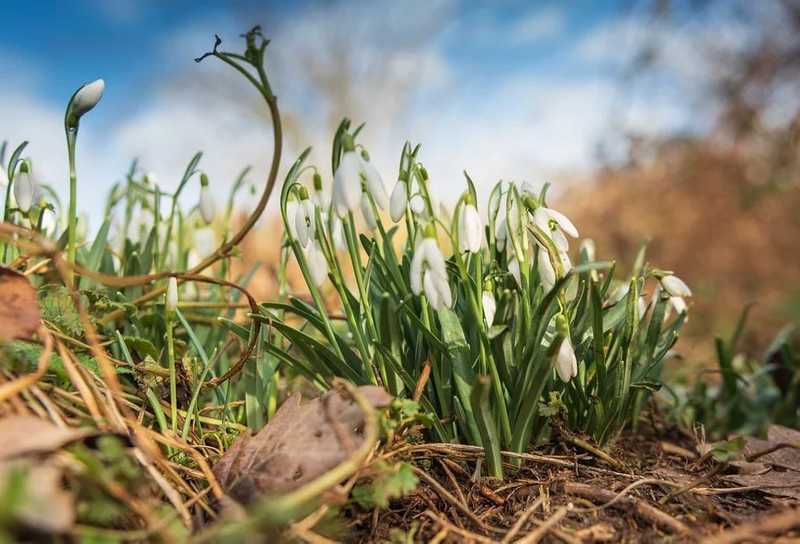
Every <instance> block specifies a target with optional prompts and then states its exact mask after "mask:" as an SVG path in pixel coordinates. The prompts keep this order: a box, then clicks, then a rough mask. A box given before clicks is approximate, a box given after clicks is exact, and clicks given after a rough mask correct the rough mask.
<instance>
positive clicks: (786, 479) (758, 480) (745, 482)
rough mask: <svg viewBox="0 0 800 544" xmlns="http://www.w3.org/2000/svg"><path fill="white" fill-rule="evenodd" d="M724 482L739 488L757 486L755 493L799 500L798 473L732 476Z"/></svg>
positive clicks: (799, 483)
mask: <svg viewBox="0 0 800 544" xmlns="http://www.w3.org/2000/svg"><path fill="white" fill-rule="evenodd" d="M725 480H727V481H729V482H733V483H735V484H737V485H741V486H747V487H750V486H757V487H758V489H756V491H760V492H762V493H765V494H767V495H773V496H775V497H791V498H793V499H798V500H800V473H797V472H792V471H788V470H784V471H778V470H770V471H769V472H765V473H763V474H732V475H730V476H725Z"/></svg>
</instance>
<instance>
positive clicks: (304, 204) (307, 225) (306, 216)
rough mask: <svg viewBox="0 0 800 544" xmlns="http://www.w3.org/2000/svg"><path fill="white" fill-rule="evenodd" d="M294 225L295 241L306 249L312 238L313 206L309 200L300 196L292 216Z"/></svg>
mask: <svg viewBox="0 0 800 544" xmlns="http://www.w3.org/2000/svg"><path fill="white" fill-rule="evenodd" d="M305 196H306V197H307V196H308V195H307V194H306V195H305ZM294 223H295V226H294V233H295V234H296V238H295V239H296V240H297V241H298V242H300V245H301V246H302V247H308V242H309V240H311V239H312V238H314V204H313V203H312V202H311V199H310V198H302V196H301V198H300V202H298V203H297V208H296V211H295V214H294Z"/></svg>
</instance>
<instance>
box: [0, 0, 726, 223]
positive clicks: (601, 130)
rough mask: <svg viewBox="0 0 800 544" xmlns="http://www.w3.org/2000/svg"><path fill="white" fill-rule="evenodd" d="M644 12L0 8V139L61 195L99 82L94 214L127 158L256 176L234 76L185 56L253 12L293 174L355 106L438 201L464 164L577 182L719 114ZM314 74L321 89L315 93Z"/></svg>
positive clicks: (167, 5)
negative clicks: (79, 107)
mask: <svg viewBox="0 0 800 544" xmlns="http://www.w3.org/2000/svg"><path fill="white" fill-rule="evenodd" d="M645 4H646V2H645V3H637V2H633V3H631V2H629V1H627V0H618V1H613V0H609V1H597V0H595V1H590V0H582V1H578V2H570V3H562V2H529V1H517V2H515V1H500V2H466V1H458V0H431V1H426V2H423V1H416V2H414V1H412V2H399V3H398V2H291V3H289V2H287V3H280V2H272V3H266V4H265V3H264V2H249V1H239V2H210V1H197V0H195V1H187V0H172V1H170V2H156V1H152V2H149V1H139V2H127V1H124V0H74V1H71V2H45V1H40V2H22V1H19V2H8V3H7V4H6V9H5V13H4V17H5V20H4V25H3V26H4V32H3V33H2V35H0V78H2V81H3V87H2V90H0V119H4V121H5V122H4V123H3V126H1V127H0V139H8V140H10V142H11V143H12V144H15V143H16V142H19V141H20V140H22V139H28V140H31V146H30V153H31V156H32V157H33V159H34V164H35V165H36V166H35V169H36V170H37V172H38V173H39V175H40V177H41V178H42V180H43V181H45V182H48V183H50V184H52V185H53V186H55V187H56V188H57V189H59V190H61V192H62V193H63V188H62V187H63V186H65V180H66V172H65V151H64V146H63V135H62V134H61V130H60V123H61V116H62V115H63V107H64V105H65V103H66V101H67V100H68V98H69V96H70V95H71V94H72V92H73V91H74V90H75V89H76V88H77V87H78V86H79V85H80V84H82V83H84V82H86V81H90V80H92V79H94V78H96V77H102V78H104V79H105V80H106V94H105V96H104V98H103V101H102V102H101V103H100V105H99V106H98V107H97V108H96V109H95V110H94V111H93V112H92V113H91V114H90V117H89V118H87V119H86V120H85V121H84V122H83V123H82V124H81V138H80V141H79V155H78V159H79V178H80V180H81V186H82V187H86V186H88V187H90V188H91V189H92V191H89V192H87V193H86V198H85V202H86V206H87V207H89V208H92V209H97V208H98V207H99V204H100V202H102V200H101V199H102V194H103V192H104V191H105V190H107V189H108V188H109V187H110V186H111V184H112V183H113V181H115V180H117V179H119V177H120V176H121V175H122V173H123V172H124V171H125V169H126V167H127V164H128V163H129V161H130V160H131V159H132V158H134V157H138V158H139V159H140V161H141V163H142V164H143V168H144V169H145V170H152V171H154V172H156V173H157V175H158V178H159V179H160V180H162V181H161V182H162V184H163V185H164V186H165V187H166V188H170V187H171V186H174V184H175V183H176V182H177V179H178V177H179V174H180V172H181V171H182V169H183V166H184V165H185V163H186V162H187V161H188V160H189V158H190V157H191V155H192V154H193V153H194V152H195V151H197V150H204V151H205V152H206V156H205V157H204V161H203V163H202V165H203V167H204V168H205V169H206V170H207V171H208V173H209V175H210V176H211V177H212V180H213V182H214V183H219V184H221V185H225V184H228V183H230V182H231V180H232V179H233V178H234V177H235V175H236V173H237V172H238V170H239V169H240V168H241V167H242V166H244V165H245V164H253V165H254V166H255V167H256V169H258V168H263V167H264V165H265V164H266V163H267V161H268V159H269V153H270V151H269V149H270V145H269V144H270V142H269V136H268V134H269V132H268V130H266V129H265V127H264V118H263V115H262V114H261V112H260V110H259V109H258V105H257V102H254V100H253V95H252V93H251V92H249V90H248V89H247V88H246V86H244V85H242V84H241V82H238V81H237V80H236V78H235V75H234V74H232V73H228V71H227V70H225V67H223V66H219V65H215V64H213V59H212V60H211V61H207V62H204V63H202V64H200V65H197V64H195V63H194V62H193V60H192V59H193V58H194V57H195V56H197V55H199V54H200V53H202V52H204V51H205V50H207V48H208V47H209V46H210V45H211V43H212V40H213V37H212V36H213V34H214V33H215V32H216V33H219V34H220V35H221V36H222V37H223V39H224V40H225V42H224V45H225V46H226V47H229V48H232V49H238V48H239V47H240V42H239V38H238V34H239V33H240V32H242V31H244V30H246V29H247V28H248V27H249V26H251V25H252V24H254V23H261V24H263V26H264V28H265V33H266V34H267V35H269V36H271V37H273V42H272V44H271V45H270V60H269V65H268V68H269V69H270V72H271V77H272V78H273V87H274V88H275V90H276V93H277V94H278V95H279V98H280V101H281V106H282V107H283V109H284V111H285V112H286V113H287V119H288V121H287V123H289V124H290V130H288V131H287V138H288V149H287V153H288V155H287V156H286V157H285V159H284V165H286V164H289V163H290V162H291V160H292V158H293V157H292V154H294V153H297V152H299V150H301V149H302V148H303V147H305V146H306V145H314V146H315V148H316V149H317V151H316V153H318V154H319V155H318V157H319V160H320V162H321V163H322V164H325V163H324V162H323V161H324V157H326V156H327V153H328V151H327V147H328V146H329V139H330V136H331V130H332V125H333V124H334V123H335V120H337V119H338V118H340V117H341V116H342V115H349V116H351V117H353V118H354V119H356V120H358V121H366V122H367V123H368V124H367V127H368V128H367V130H366V131H365V133H364V138H365V141H364V142H363V143H365V145H367V147H368V148H370V150H371V152H372V155H373V156H374V157H375V160H376V162H377V163H378V165H379V166H381V167H382V170H383V171H384V177H385V178H386V180H387V184H389V183H391V181H392V180H391V178H392V177H393V176H394V174H393V171H394V168H395V164H396V157H397V153H399V150H400V147H401V145H402V143H403V141H404V140H405V139H407V138H409V139H412V140H415V141H421V142H422V143H423V149H424V150H425V151H424V152H423V159H424V160H426V161H427V164H428V166H429V168H428V169H429V171H430V172H431V173H432V175H433V176H434V177H435V178H437V179H441V180H442V181H441V183H440V184H439V185H438V187H439V189H438V192H439V194H440V196H441V198H442V199H443V200H445V201H447V200H448V198H450V197H451V196H452V195H453V194H457V192H454V191H453V190H452V189H453V187H456V186H457V187H461V185H462V184H463V180H462V178H461V174H460V172H461V171H462V170H463V169H464V168H468V169H469V170H470V172H472V173H474V174H475V176H476V178H477V179H478V183H479V185H480V188H482V190H485V189H487V188H488V187H489V186H490V185H491V184H492V183H493V182H494V181H496V180H497V179H498V178H500V177H503V178H505V179H509V178H510V179H517V180H529V181H532V182H534V183H537V182H543V181H545V180H549V179H560V178H569V177H574V176H576V175H582V174H585V173H586V172H587V171H590V170H591V168H593V167H594V166H595V165H596V155H595V150H596V148H597V145H598V143H602V144H603V145H604V146H605V147H607V148H609V149H611V150H612V152H614V153H617V154H622V153H623V152H624V145H625V143H624V133H625V132H626V131H637V132H646V133H672V132H676V131H687V130H689V131H692V130H694V131H696V130H702V129H704V128H705V127H707V125H708V122H709V119H710V113H709V112H711V111H713V110H712V109H709V108H707V107H704V108H703V109H700V107H701V106H703V104H702V100H703V99H704V96H705V94H704V92H703V85H704V84H705V82H704V81H703V76H702V74H703V73H704V72H705V71H707V65H706V64H704V61H703V59H702V58H701V57H700V56H699V55H697V54H696V53H695V52H694V51H693V50H692V48H691V47H692V45H691V44H690V43H688V41H687V40H686V39H685V38H686V36H687V34H686V33H687V32H688V30H687V29H685V28H682V27H676V26H669V25H662V24H659V25H657V26H654V25H653V24H652V21H650V20H649V19H648V17H647V15H646V5H645ZM631 6H634V7H633V8H632V7H631ZM717 26H719V25H717ZM723 30H724V29H723ZM715 32H721V30H718V29H717V30H715ZM731 32H733V33H734V35H735V29H733V30H732V31H731ZM654 37H656V38H658V39H659V40H660V41H661V43H662V44H665V45H666V49H667V50H668V51H669V55H668V57H666V58H665V59H664V62H663V65H662V66H660V67H659V68H658V70H656V71H655V72H654V73H655V76H654V77H652V78H650V79H647V80H644V82H643V83H642V84H641V85H640V86H639V87H638V90H637V92H633V93H632V92H630V90H629V89H627V88H625V87H624V86H623V85H622V84H621V81H620V79H619V76H620V73H621V72H622V70H623V69H624V68H625V66H626V62H628V61H629V60H630V58H631V55H632V54H634V53H635V51H636V50H637V46H639V45H641V43H642V41H643V40H645V39H653V38H654ZM716 37H717V34H716V33H714V34H711V35H710V39H716ZM340 64H341V66H340ZM320 82H327V83H326V84H328V85H329V86H330V87H331V88H330V89H328V90H323V91H320ZM323 86H324V85H323ZM337 93H338V94H337ZM698 112H702V113H700V114H699V113H698ZM254 181H257V180H254ZM190 194H191V193H190Z"/></svg>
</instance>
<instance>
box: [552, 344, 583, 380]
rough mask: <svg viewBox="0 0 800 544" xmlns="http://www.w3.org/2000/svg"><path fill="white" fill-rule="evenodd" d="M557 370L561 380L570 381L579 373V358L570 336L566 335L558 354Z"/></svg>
mask: <svg viewBox="0 0 800 544" xmlns="http://www.w3.org/2000/svg"><path fill="white" fill-rule="evenodd" d="M556 372H557V373H558V377H559V378H561V381H563V382H568V381H570V380H571V379H572V378H574V377H575V376H577V375H578V359H577V358H576V357H575V350H574V349H573V347H572V341H571V340H570V338H569V336H566V337H564V340H563V341H562V342H561V346H559V348H558V355H556Z"/></svg>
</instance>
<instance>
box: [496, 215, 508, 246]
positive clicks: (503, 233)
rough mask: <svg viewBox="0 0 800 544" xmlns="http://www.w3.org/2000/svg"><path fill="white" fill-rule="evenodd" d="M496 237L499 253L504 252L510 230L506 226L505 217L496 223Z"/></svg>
mask: <svg viewBox="0 0 800 544" xmlns="http://www.w3.org/2000/svg"><path fill="white" fill-rule="evenodd" d="M494 237H495V240H497V249H498V250H499V251H503V250H504V249H505V248H506V238H507V237H508V228H507V226H506V218H505V217H501V218H500V220H499V221H498V222H497V223H495V226H494Z"/></svg>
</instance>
